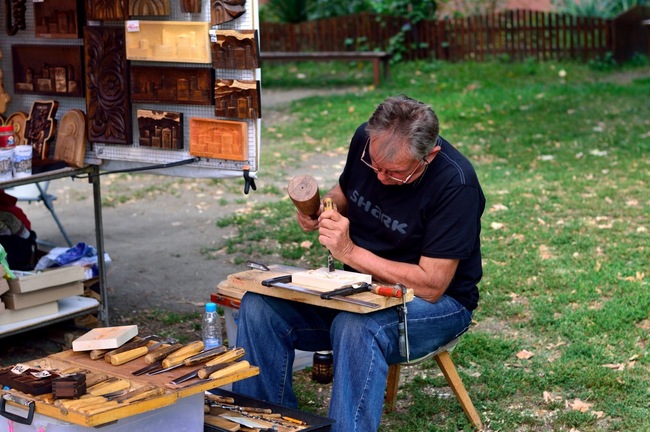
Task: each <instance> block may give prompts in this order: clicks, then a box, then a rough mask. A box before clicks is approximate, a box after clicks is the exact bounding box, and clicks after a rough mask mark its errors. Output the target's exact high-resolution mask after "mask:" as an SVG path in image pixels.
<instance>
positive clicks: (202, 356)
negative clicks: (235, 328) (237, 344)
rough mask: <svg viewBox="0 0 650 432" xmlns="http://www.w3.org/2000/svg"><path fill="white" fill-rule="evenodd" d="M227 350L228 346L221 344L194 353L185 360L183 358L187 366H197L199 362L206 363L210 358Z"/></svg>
mask: <svg viewBox="0 0 650 432" xmlns="http://www.w3.org/2000/svg"><path fill="white" fill-rule="evenodd" d="M226 351H228V348H226V347H225V346H223V345H220V346H218V347H216V348H212V349H210V350H207V351H204V352H202V353H198V354H197V355H194V356H192V357H189V358H186V359H185V360H183V364H184V365H185V366H196V365H198V364H201V363H205V362H207V361H208V360H212V359H214V358H215V357H218V356H220V355H222V354H224V353H225V352H226Z"/></svg>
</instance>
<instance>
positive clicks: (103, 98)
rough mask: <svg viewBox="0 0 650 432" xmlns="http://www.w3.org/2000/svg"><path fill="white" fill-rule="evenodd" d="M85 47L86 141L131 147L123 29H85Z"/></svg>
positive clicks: (129, 105) (129, 104)
mask: <svg viewBox="0 0 650 432" xmlns="http://www.w3.org/2000/svg"><path fill="white" fill-rule="evenodd" d="M84 47H85V49H86V55H85V58H86V73H87V74H88V75H87V76H88V80H87V83H86V114H87V118H88V141H90V142H100V143H110V144H129V145H130V144H131V143H132V137H133V132H132V127H131V103H130V101H129V91H128V88H129V82H128V75H127V74H128V69H127V61H126V56H125V51H124V49H125V41H124V29H123V28H118V27H91V26H86V28H85V30H84Z"/></svg>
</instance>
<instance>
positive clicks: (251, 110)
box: [214, 80, 262, 119]
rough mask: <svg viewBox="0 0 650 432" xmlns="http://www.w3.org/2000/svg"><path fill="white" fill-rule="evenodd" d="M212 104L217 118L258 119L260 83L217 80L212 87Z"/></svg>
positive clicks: (259, 112)
mask: <svg viewBox="0 0 650 432" xmlns="http://www.w3.org/2000/svg"><path fill="white" fill-rule="evenodd" d="M214 102H215V103H214V105H215V109H214V114H215V116H217V117H232V118H239V119H257V118H260V117H261V115H262V113H261V111H260V106H261V101H260V82H259V81H246V80H241V81H240V80H217V82H216V83H215V86H214Z"/></svg>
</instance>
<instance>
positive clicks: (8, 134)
mask: <svg viewBox="0 0 650 432" xmlns="http://www.w3.org/2000/svg"><path fill="white" fill-rule="evenodd" d="M14 145H16V143H15V142H14V126H13V125H8V126H0V148H4V147H13V146H14Z"/></svg>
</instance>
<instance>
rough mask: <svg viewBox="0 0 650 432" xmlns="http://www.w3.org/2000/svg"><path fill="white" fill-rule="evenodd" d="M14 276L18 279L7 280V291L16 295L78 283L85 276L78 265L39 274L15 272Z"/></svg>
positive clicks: (82, 269) (81, 267)
mask: <svg viewBox="0 0 650 432" xmlns="http://www.w3.org/2000/svg"><path fill="white" fill-rule="evenodd" d="M14 274H15V275H16V276H18V277H17V278H15V279H9V291H10V292H12V293H17V294H18V293H29V292H33V291H38V290H42V289H44V288H51V287H55V286H58V285H64V284H68V283H71V282H79V281H82V280H84V279H85V276H86V273H85V270H84V268H83V266H80V265H71V266H65V267H58V268H54V269H50V270H43V271H40V272H19V271H15V272H14Z"/></svg>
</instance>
